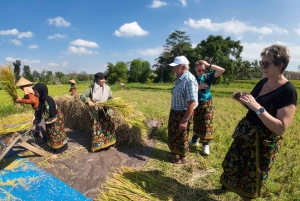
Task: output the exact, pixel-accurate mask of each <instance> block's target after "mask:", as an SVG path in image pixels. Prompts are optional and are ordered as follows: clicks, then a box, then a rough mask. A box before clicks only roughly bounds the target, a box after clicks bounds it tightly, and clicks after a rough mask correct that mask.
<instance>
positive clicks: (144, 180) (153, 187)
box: [99, 167, 176, 201]
mask: <svg viewBox="0 0 300 201" xmlns="http://www.w3.org/2000/svg"><path fill="white" fill-rule="evenodd" d="M103 189H104V191H102V192H101V194H100V195H99V201H104V200H116V201H117V200H118V201H121V200H122V201H132V200H147V201H158V200H170V197H171V196H172V195H174V194H176V184H174V183H172V182H170V181H168V179H167V178H163V177H161V176H159V175H154V174H152V173H150V172H146V171H138V170H134V169H131V168H126V167H122V168H121V170H120V171H119V172H114V173H109V175H108V177H107V179H106V183H105V184H104V185H103Z"/></svg>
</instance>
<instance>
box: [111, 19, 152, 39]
mask: <svg viewBox="0 0 300 201" xmlns="http://www.w3.org/2000/svg"><path fill="white" fill-rule="evenodd" d="M147 34H149V32H148V31H145V30H143V29H142V28H141V27H140V26H139V25H138V23H136V22H132V23H125V24H124V25H122V26H121V27H120V28H119V30H116V31H115V32H114V35H115V36H118V37H122V36H125V37H132V36H144V35H147Z"/></svg>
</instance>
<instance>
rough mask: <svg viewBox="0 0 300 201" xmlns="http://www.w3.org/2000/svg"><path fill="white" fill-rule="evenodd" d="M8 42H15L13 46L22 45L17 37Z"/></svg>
mask: <svg viewBox="0 0 300 201" xmlns="http://www.w3.org/2000/svg"><path fill="white" fill-rule="evenodd" d="M9 42H10V43H13V44H15V46H20V45H22V43H21V41H19V40H17V39H12V40H9Z"/></svg>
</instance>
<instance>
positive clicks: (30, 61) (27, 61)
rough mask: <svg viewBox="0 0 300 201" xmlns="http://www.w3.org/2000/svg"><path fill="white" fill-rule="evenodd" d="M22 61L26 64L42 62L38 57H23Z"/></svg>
mask: <svg viewBox="0 0 300 201" xmlns="http://www.w3.org/2000/svg"><path fill="white" fill-rule="evenodd" d="M21 62H23V63H24V64H39V63H41V61H40V60H38V59H36V60H30V59H23V60H21Z"/></svg>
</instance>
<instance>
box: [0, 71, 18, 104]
mask: <svg viewBox="0 0 300 201" xmlns="http://www.w3.org/2000/svg"><path fill="white" fill-rule="evenodd" d="M0 82H1V84H2V86H3V89H4V90H5V91H6V92H7V93H8V95H9V96H10V97H11V98H12V99H15V98H18V92H17V88H16V83H15V75H14V73H13V71H12V66H2V67H1V70H0Z"/></svg>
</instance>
